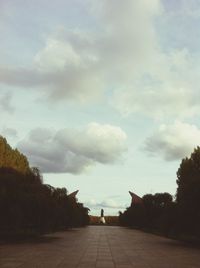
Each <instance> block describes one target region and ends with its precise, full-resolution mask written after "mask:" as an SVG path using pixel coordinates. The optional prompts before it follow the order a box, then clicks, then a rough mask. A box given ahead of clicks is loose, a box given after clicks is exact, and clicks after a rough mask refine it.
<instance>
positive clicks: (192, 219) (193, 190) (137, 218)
mask: <svg viewBox="0 0 200 268" xmlns="http://www.w3.org/2000/svg"><path fill="white" fill-rule="evenodd" d="M177 184H178V188H177V194H176V200H175V201H174V202H173V200H172V196H171V195H170V194H168V193H162V194H160V193H157V194H155V195H152V194H147V195H144V196H143V198H142V199H143V205H140V206H138V205H137V204H135V205H132V206H130V207H129V208H127V209H126V211H125V212H124V213H120V215H119V220H120V224H121V225H124V226H132V227H138V228H144V229H147V230H151V231H156V232H159V233H162V234H164V235H170V236H174V237H180V238H183V237H188V238H189V237H190V238H192V237H195V238H200V147H197V148H196V149H195V150H194V152H193V153H192V154H191V156H190V158H185V159H183V160H182V162H181V164H180V167H179V169H178V171H177Z"/></svg>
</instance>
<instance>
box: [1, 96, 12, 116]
mask: <svg viewBox="0 0 200 268" xmlns="http://www.w3.org/2000/svg"><path fill="white" fill-rule="evenodd" d="M11 100H12V94H11V93H10V92H7V93H3V94H1V95H0V110H1V111H3V112H8V113H13V111H14V107H13V106H12V104H11Z"/></svg>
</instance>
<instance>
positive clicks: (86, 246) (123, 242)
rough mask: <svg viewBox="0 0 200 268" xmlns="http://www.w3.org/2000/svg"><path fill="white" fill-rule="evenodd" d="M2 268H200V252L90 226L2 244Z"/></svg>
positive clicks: (134, 233) (118, 229) (129, 232)
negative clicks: (31, 239) (40, 237)
mask: <svg viewBox="0 0 200 268" xmlns="http://www.w3.org/2000/svg"><path fill="white" fill-rule="evenodd" d="M0 267H1V268H6V267H7V268H11V267H12V268H14V267H19V268H54V267H56V268H64V267H67V268H73V267H77V268H81V267H82V268H83V267H85V268H90V267H97V268H98V267H99V268H100V267H102V268H103V267H104V268H112V267H116V268H129V267H130V268H131V267H135V268H136V267H137V268H139V267H140V268H146V267H151V268H157V267H161V268H173V267H175V268H185V267H190V268H192V267H200V249H199V248H195V247H191V246H188V245H185V244H182V243H180V242H177V241H173V240H170V239H166V238H163V237H159V236H155V235H152V234H148V233H143V232H140V231H137V230H130V229H126V228H122V227H107V226H89V227H86V228H82V229H74V230H71V231H66V232H59V233H55V234H53V235H48V236H45V237H44V238H42V239H40V240H38V241H32V242H21V243H19V242H18V243H15V244H13V243H12V244H11V243H10V244H8V243H7V244H5V243H4V244H3V243H1V244H0Z"/></svg>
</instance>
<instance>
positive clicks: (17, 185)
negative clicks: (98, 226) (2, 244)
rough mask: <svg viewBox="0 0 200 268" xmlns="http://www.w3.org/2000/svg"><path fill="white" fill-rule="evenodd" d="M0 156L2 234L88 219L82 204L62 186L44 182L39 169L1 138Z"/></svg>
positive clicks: (42, 229) (41, 230)
mask: <svg viewBox="0 0 200 268" xmlns="http://www.w3.org/2000/svg"><path fill="white" fill-rule="evenodd" d="M2 141H3V142H2ZM2 148H4V149H3V150H2ZM5 148H6V149H5ZM16 152H17V153H16ZM12 154H14V155H12ZM0 159H1V160H0V215H1V217H0V218H1V220H0V234H1V235H2V234H4V235H5V234H42V233H47V232H51V231H56V230H60V229H64V228H67V227H78V226H84V225H86V224H88V223H89V216H88V209H87V208H85V207H84V206H83V204H81V203H78V202H77V200H76V198H74V197H70V196H68V195H67V190H66V189H65V188H54V187H52V186H50V185H45V184H43V183H42V177H41V175H40V172H39V170H38V169H37V168H33V169H31V168H30V167H29V164H28V161H27V159H26V157H25V156H23V155H22V154H20V153H18V151H16V150H12V148H11V147H10V146H9V145H8V144H7V142H6V140H5V139H2V138H1V139H0ZM13 163H14V164H13Z"/></svg>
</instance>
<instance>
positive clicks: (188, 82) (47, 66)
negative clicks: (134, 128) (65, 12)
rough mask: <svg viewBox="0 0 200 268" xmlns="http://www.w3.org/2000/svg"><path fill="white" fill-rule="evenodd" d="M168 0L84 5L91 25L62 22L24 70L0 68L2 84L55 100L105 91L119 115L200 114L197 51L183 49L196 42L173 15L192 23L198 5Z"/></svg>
mask: <svg viewBox="0 0 200 268" xmlns="http://www.w3.org/2000/svg"><path fill="white" fill-rule="evenodd" d="M167 2H168V1H160V0H151V1H149V0H135V1H132V0H127V1H119V0H117V1H116V0H110V1H106V0H103V1H97V0H94V1H91V0H88V1H86V2H85V4H84V5H87V7H86V6H85V10H87V11H88V12H87V15H88V16H89V17H90V20H91V21H92V22H93V25H91V24H90V26H89V27H86V24H84V23H83V24H84V26H80V25H81V22H82V21H83V22H84V21H86V19H88V18H84V17H80V21H78V26H77V25H74V27H73V26H71V25H70V27H67V26H66V25H64V24H63V25H62V26H61V27H59V28H58V29H57V31H54V32H53V33H52V34H48V35H45V38H46V39H45V40H44V41H45V42H44V44H43V47H41V46H38V47H40V49H39V50H38V51H37V52H36V53H35V54H34V56H33V57H32V64H30V65H29V66H28V67H27V66H25V65H23V67H10V66H3V65H2V66H0V82H1V83H5V84H8V85H10V86H19V87H21V88H25V89H26V90H27V88H32V89H34V90H38V92H42V96H43V97H44V99H45V100H46V99H48V100H51V101H52V102H58V101H68V100H73V101H79V102H88V101H93V100H94V99H96V98H99V97H101V96H102V95H103V94H104V93H105V92H106V94H105V96H111V98H110V99H111V103H112V105H113V106H114V107H115V108H116V110H118V111H120V113H121V114H123V115H131V114H142V115H145V116H148V117H151V118H156V119H164V118H166V117H172V116H176V117H179V118H180V120H182V118H185V117H192V116H195V115H197V114H198V113H199V112H200V109H199V101H198V100H199V99H200V93H199V92H200V88H199V84H200V81H199V59H200V54H199V50H195V49H194V50H193V49H191V48H192V47H191V46H190V44H189V43H185V42H184V45H180V44H182V43H183V42H182V40H183V37H184V40H186V39H187V40H190V39H191V41H190V43H191V42H192V43H195V44H197V42H194V41H193V40H194V38H188V36H190V34H191V33H190V32H191V31H190V30H189V29H188V30H187V33H188V34H185V31H182V30H181V29H180V28H178V29H177V28H176V26H177V25H180V23H177V22H176V20H175V19H174V16H172V11H174V10H175V13H176V14H177V13H178V12H179V11H180V10H181V15H180V14H179V16H181V18H184V19H185V18H187V19H188V18H189V20H191V15H190V14H191V12H194V11H195V10H197V9H196V6H197V3H196V1H192V2H191V1H190V2H191V3H189V2H187V4H186V1H179V3H178V4H174V2H173V1H170V3H169V2H168V3H167ZM76 4H77V3H76ZM76 4H75V5H76ZM79 5H80V3H79ZM186 10H190V11H191V12H189V13H187V12H185V11H186ZM183 14H184V17H183ZM182 20H183V19H181V21H182ZM169 21H172V23H171V24H170V26H169V25H168V22H169ZM193 22H194V21H193ZM189 25H190V24H189ZM196 25H197V24H196V21H195V25H194V26H196ZM175 28H176V29H175ZM189 28H190V27H189ZM192 28H193V29H197V28H198V27H197V26H196V27H192ZM184 29H185V27H184ZM182 32H183V34H181V33H182ZM192 32H194V31H192ZM170 34H172V35H173V38H170V37H171V35H170ZM165 36H168V39H167V40H166V38H165ZM175 37H176V38H178V39H177V40H176V42H175V43H173V41H172V40H175ZM198 47H199V45H198V44H197V48H198ZM110 91H111V92H114V95H112V93H110ZM108 92H109V93H108Z"/></svg>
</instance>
